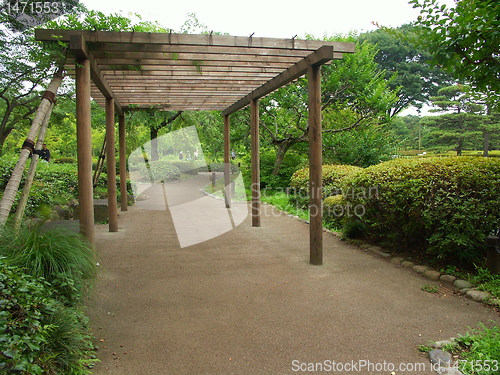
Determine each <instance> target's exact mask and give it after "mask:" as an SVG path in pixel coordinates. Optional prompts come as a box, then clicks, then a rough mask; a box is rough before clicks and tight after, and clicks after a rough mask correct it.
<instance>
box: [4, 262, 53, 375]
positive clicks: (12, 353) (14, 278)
mask: <svg viewBox="0 0 500 375" xmlns="http://www.w3.org/2000/svg"><path fill="white" fill-rule="evenodd" d="M0 304H1V307H2V309H1V310H0V327H1V330H0V332H1V333H0V335H1V336H0V338H1V339H0V370H1V372H2V373H6V371H8V372H15V371H17V372H18V373H25V374H42V373H43V370H42V367H41V366H40V363H37V358H38V356H39V355H41V354H42V353H41V347H42V345H43V343H45V342H46V340H47V337H48V336H49V330H50V327H47V326H45V325H44V324H43V318H44V315H48V314H50V313H51V312H52V311H53V309H54V308H55V304H56V301H55V300H54V299H53V298H51V297H50V292H49V289H48V287H47V285H46V284H45V282H44V281H43V280H40V279H37V278H35V277H32V276H30V275H25V274H23V273H22V272H21V270H20V269H19V268H18V267H13V266H8V265H6V264H5V260H4V258H0Z"/></svg>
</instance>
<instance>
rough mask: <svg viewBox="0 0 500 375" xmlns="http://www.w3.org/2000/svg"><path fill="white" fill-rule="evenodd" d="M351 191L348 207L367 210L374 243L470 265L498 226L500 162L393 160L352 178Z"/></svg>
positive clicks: (364, 219) (365, 216) (365, 217)
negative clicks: (359, 207) (488, 236)
mask: <svg viewBox="0 0 500 375" xmlns="http://www.w3.org/2000/svg"><path fill="white" fill-rule="evenodd" d="M347 192H348V193H347V194H344V199H345V200H346V202H347V203H349V204H351V205H352V206H354V207H357V206H362V207H363V209H364V212H363V215H362V217H360V220H361V221H362V222H363V223H365V224H366V225H367V227H368V228H369V235H370V237H371V238H372V239H374V240H376V241H380V242H383V243H384V244H385V245H386V246H390V247H392V248H394V249H395V250H399V251H405V250H410V251H414V252H415V253H427V254H429V255H433V256H437V257H438V258H439V259H442V260H447V261H458V262H463V263H465V264H469V265H470V264H472V263H474V262H476V263H479V262H480V261H481V258H482V257H483V255H484V250H485V244H484V240H485V236H486V235H488V234H489V233H491V232H492V231H493V230H494V229H495V228H498V223H499V222H500V216H499V212H500V201H499V200H498V196H499V195H500V161H499V160H495V159H490V158H472V157H449V158H427V159H395V160H392V161H390V162H385V163H381V164H379V165H375V166H372V167H369V168H366V169H365V170H363V171H361V172H360V173H358V174H356V175H354V176H353V177H352V178H351V179H350V181H349V184H348V187H347Z"/></svg>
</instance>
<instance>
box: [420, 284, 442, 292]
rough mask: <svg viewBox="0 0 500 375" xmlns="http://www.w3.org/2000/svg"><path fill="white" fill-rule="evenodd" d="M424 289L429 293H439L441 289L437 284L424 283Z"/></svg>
mask: <svg viewBox="0 0 500 375" xmlns="http://www.w3.org/2000/svg"><path fill="white" fill-rule="evenodd" d="M420 289H422V290H423V291H424V292H428V293H437V292H438V290H439V287H438V286H437V285H423V286H422V288H420Z"/></svg>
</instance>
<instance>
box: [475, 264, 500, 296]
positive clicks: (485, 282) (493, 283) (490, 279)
mask: <svg viewBox="0 0 500 375" xmlns="http://www.w3.org/2000/svg"><path fill="white" fill-rule="evenodd" d="M470 281H471V282H472V283H473V284H475V285H477V289H478V290H484V291H486V292H490V293H491V294H492V295H494V296H495V297H497V298H500V275H494V274H492V273H491V272H490V271H488V269H486V268H482V267H476V273H475V274H474V275H471V276H470Z"/></svg>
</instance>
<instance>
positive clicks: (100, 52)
mask: <svg viewBox="0 0 500 375" xmlns="http://www.w3.org/2000/svg"><path fill="white" fill-rule="evenodd" d="M36 39H37V40H40V41H56V40H59V41H63V42H69V43H70V49H71V50H72V52H73V54H74V56H75V57H76V58H88V59H89V60H90V61H91V74H92V81H93V84H92V91H91V92H92V97H93V98H94V99H95V100H96V101H97V102H98V103H99V104H101V105H104V103H105V98H113V99H114V102H115V105H116V108H117V110H118V112H122V111H126V110H136V109H148V108H155V109H159V110H184V111H187V110H218V111H224V113H225V114H229V113H232V112H234V111H235V110H238V109H240V108H242V107H244V106H245V105H247V104H248V103H249V100H251V99H256V98H260V97H262V96H264V95H267V94H268V93H270V92H272V91H274V90H276V89H277V88H279V87H281V86H283V85H284V84H286V83H289V82H291V81H292V80H294V79H296V78H298V77H300V76H301V75H303V74H305V73H306V71H307V67H308V66H309V65H311V64H324V63H325V62H327V61H329V60H331V59H340V58H342V53H352V52H354V45H353V44H352V43H343V42H329V41H317V40H299V39H274V38H256V37H252V36H250V37H234V36H221V35H211V34H206V35H190V34H174V33H163V34H162V33H138V32H106V31H82V30H45V29H38V30H36ZM67 69H68V71H69V72H70V73H71V72H73V71H74V61H73V59H68V66H67Z"/></svg>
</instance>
